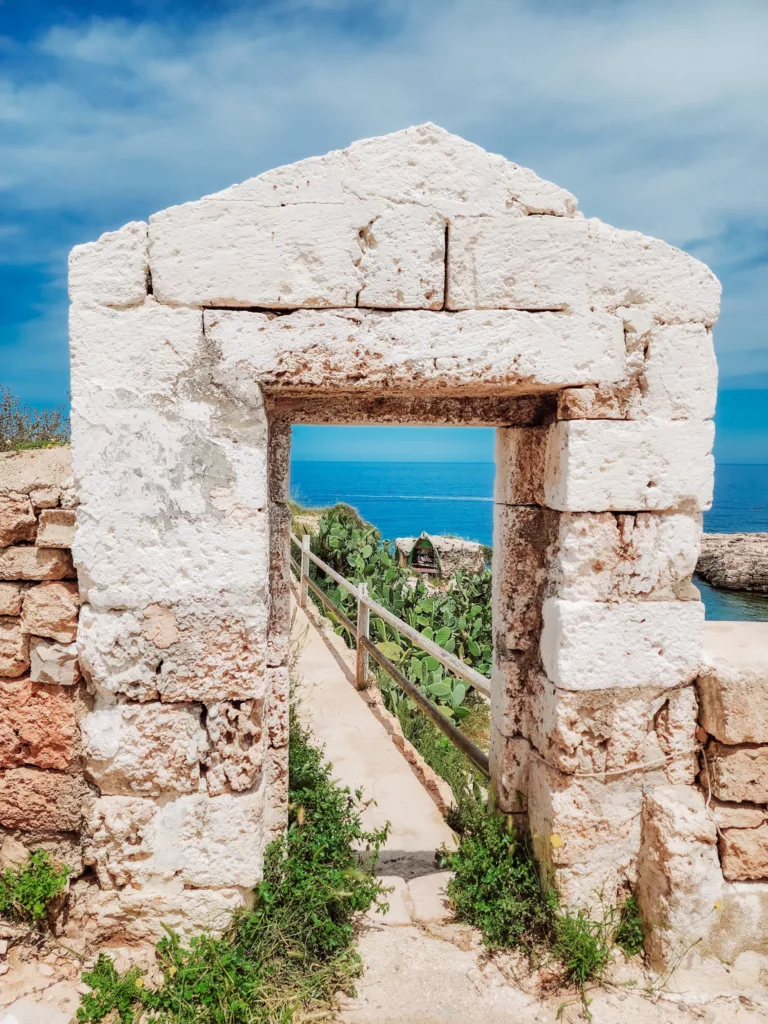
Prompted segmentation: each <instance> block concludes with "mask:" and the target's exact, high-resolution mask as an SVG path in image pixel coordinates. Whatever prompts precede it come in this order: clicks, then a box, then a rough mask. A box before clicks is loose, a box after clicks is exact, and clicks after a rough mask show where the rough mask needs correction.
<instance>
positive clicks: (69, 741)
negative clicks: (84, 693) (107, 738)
mask: <svg viewBox="0 0 768 1024" xmlns="http://www.w3.org/2000/svg"><path fill="white" fill-rule="evenodd" d="M0 707H2V708H3V717H2V720H0V768H19V767H21V766H22V765H34V766H35V767H37V768H54V769H57V770H59V771H67V770H68V769H69V768H70V767H71V766H72V763H73V762H74V760H75V756H76V749H75V741H76V735H77V722H76V718H75V709H74V704H73V702H72V696H71V694H70V693H68V692H67V691H66V690H65V689H62V688H61V687H58V686H41V685H40V684H39V683H34V682H32V680H31V679H29V677H27V676H24V677H22V678H20V679H0Z"/></svg>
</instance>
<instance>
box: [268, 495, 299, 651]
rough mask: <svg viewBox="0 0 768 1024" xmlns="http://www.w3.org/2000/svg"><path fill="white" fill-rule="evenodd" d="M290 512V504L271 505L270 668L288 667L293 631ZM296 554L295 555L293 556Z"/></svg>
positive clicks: (277, 503)
mask: <svg viewBox="0 0 768 1024" xmlns="http://www.w3.org/2000/svg"><path fill="white" fill-rule="evenodd" d="M291 548H292V544H291V510H290V507H289V506H288V505H287V504H284V503H283V502H278V501H271V502H270V504H269V618H268V621H267V665H268V666H269V667H279V666H282V665H286V664H287V662H288V658H289V644H290V631H291V563H290V558H289V556H290V554H291ZM294 554H295V552H294Z"/></svg>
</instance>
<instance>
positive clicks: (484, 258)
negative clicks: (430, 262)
mask: <svg viewBox="0 0 768 1024" xmlns="http://www.w3.org/2000/svg"><path fill="white" fill-rule="evenodd" d="M588 234H589V225H588V222H587V221H585V220H582V219H572V218H566V217H520V216H515V215H514V214H509V213H507V214H501V215H495V216H490V217H488V216H485V217H456V218H455V219H454V220H453V221H452V223H451V228H450V245H449V249H448V301H447V306H448V309H526V310H542V309H546V310H552V309H557V310H569V311H572V310H584V309H585V308H586V307H587V306H588V305H589V300H588V291H587V275H586V266H585V258H586V256H587V239H588Z"/></svg>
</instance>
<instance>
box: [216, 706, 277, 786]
mask: <svg viewBox="0 0 768 1024" xmlns="http://www.w3.org/2000/svg"><path fill="white" fill-rule="evenodd" d="M261 719H262V701H256V700H243V701H221V702H219V703H218V704H209V705H208V708H207V714H206V717H205V728H206V732H207V734H208V742H209V749H208V752H207V753H206V755H205V762H206V766H207V771H206V773H205V782H206V785H207V787H208V792H209V794H210V795H211V796H218V795H219V794H220V793H226V792H228V791H230V790H231V791H233V792H236V793H239V792H242V791H243V790H247V789H252V788H253V787H254V786H255V785H256V784H257V783H258V781H259V779H260V776H261V766H262V761H263V743H262V735H261Z"/></svg>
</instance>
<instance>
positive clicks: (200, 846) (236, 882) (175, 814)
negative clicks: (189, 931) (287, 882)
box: [86, 790, 264, 889]
mask: <svg viewBox="0 0 768 1024" xmlns="http://www.w3.org/2000/svg"><path fill="white" fill-rule="evenodd" d="M263 805H264V793H263V791H261V790H259V791H257V792H255V793H238V794H224V795H222V796H216V797H209V796H207V795H206V794H195V795H189V796H179V797H178V798H177V799H175V800H172V801H167V802H165V801H164V802H157V803H155V802H154V801H153V800H149V799H142V798H140V797H128V796H103V797H100V798H98V799H97V800H96V802H95V805H94V807H93V810H92V812H91V815H90V818H89V822H88V830H87V831H88V840H87V849H86V861H87V862H88V863H90V864H93V865H94V867H95V869H96V874H97V877H98V879H99V884H100V885H101V887H102V888H103V889H115V888H118V889H121V888H123V887H124V886H128V887H131V888H149V889H152V888H159V887H161V886H167V885H169V884H170V883H172V882H175V883H176V884H179V883H181V884H183V885H184V886H191V887H193V888H205V887H216V888H227V887H231V886H239V887H240V886H241V887H243V888H251V887H252V886H254V885H255V884H256V883H257V882H258V881H259V880H260V878H261V872H262V860H263V850H264V836H263V828H262V810H263Z"/></svg>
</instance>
